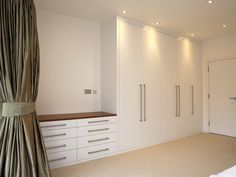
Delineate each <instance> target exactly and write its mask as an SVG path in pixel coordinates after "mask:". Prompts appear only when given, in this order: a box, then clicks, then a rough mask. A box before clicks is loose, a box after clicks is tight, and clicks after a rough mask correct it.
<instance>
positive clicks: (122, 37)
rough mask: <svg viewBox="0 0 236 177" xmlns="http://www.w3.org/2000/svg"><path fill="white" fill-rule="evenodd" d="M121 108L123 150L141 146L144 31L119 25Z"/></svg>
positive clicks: (131, 26) (121, 143) (121, 141)
mask: <svg viewBox="0 0 236 177" xmlns="http://www.w3.org/2000/svg"><path fill="white" fill-rule="evenodd" d="M118 28H119V29H118V31H119V32H118V36H119V37H118V41H119V45H118V47H119V48H118V51H119V54H118V55H119V61H118V62H119V105H118V107H119V108H118V110H119V111H118V114H119V118H120V124H119V127H120V129H119V133H120V150H125V149H130V148H135V147H138V146H140V145H141V133H142V132H141V130H142V129H141V122H140V116H141V115H140V114H141V112H140V111H141V110H140V103H141V102H140V96H141V95H140V86H139V84H140V74H141V73H140V62H141V55H142V29H141V28H139V27H137V26H135V25H131V24H127V23H125V22H121V21H119V24H118Z"/></svg>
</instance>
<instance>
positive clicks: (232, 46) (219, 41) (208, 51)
mask: <svg viewBox="0 0 236 177" xmlns="http://www.w3.org/2000/svg"><path fill="white" fill-rule="evenodd" d="M233 57H236V33H235V34H231V35H227V36H223V37H218V38H214V39H210V40H207V41H204V42H203V85H204V86H203V87H204V103H203V106H204V122H203V128H204V131H205V132H208V125H207V122H208V114H209V112H208V98H207V95H208V71H207V68H208V62H209V61H214V60H222V59H229V58H233Z"/></svg>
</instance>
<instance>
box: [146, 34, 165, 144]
mask: <svg viewBox="0 0 236 177" xmlns="http://www.w3.org/2000/svg"><path fill="white" fill-rule="evenodd" d="M160 40H161V39H160V36H159V33H158V32H156V31H154V30H152V29H144V30H143V59H142V81H143V84H144V106H143V107H144V114H143V117H144V118H143V137H142V140H143V145H144V146H147V145H151V144H157V143H159V142H160V141H161V130H160V129H161V116H160V104H161V100H160V96H161V90H160V85H161V80H160V78H161V73H160V62H161V61H160V59H161V58H160V43H161V42H162V41H160Z"/></svg>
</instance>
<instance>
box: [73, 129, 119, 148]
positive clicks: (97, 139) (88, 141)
mask: <svg viewBox="0 0 236 177" xmlns="http://www.w3.org/2000/svg"><path fill="white" fill-rule="evenodd" d="M114 141H116V133H106V134H99V135H93V136H84V137H79V138H78V146H77V147H78V148H83V147H88V146H95V145H100V144H105V143H110V142H114Z"/></svg>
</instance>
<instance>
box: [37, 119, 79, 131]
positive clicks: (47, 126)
mask: <svg viewBox="0 0 236 177" xmlns="http://www.w3.org/2000/svg"><path fill="white" fill-rule="evenodd" d="M40 127H41V130H55V129H62V128H72V127H76V120H65V121H50V122H40Z"/></svg>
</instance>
